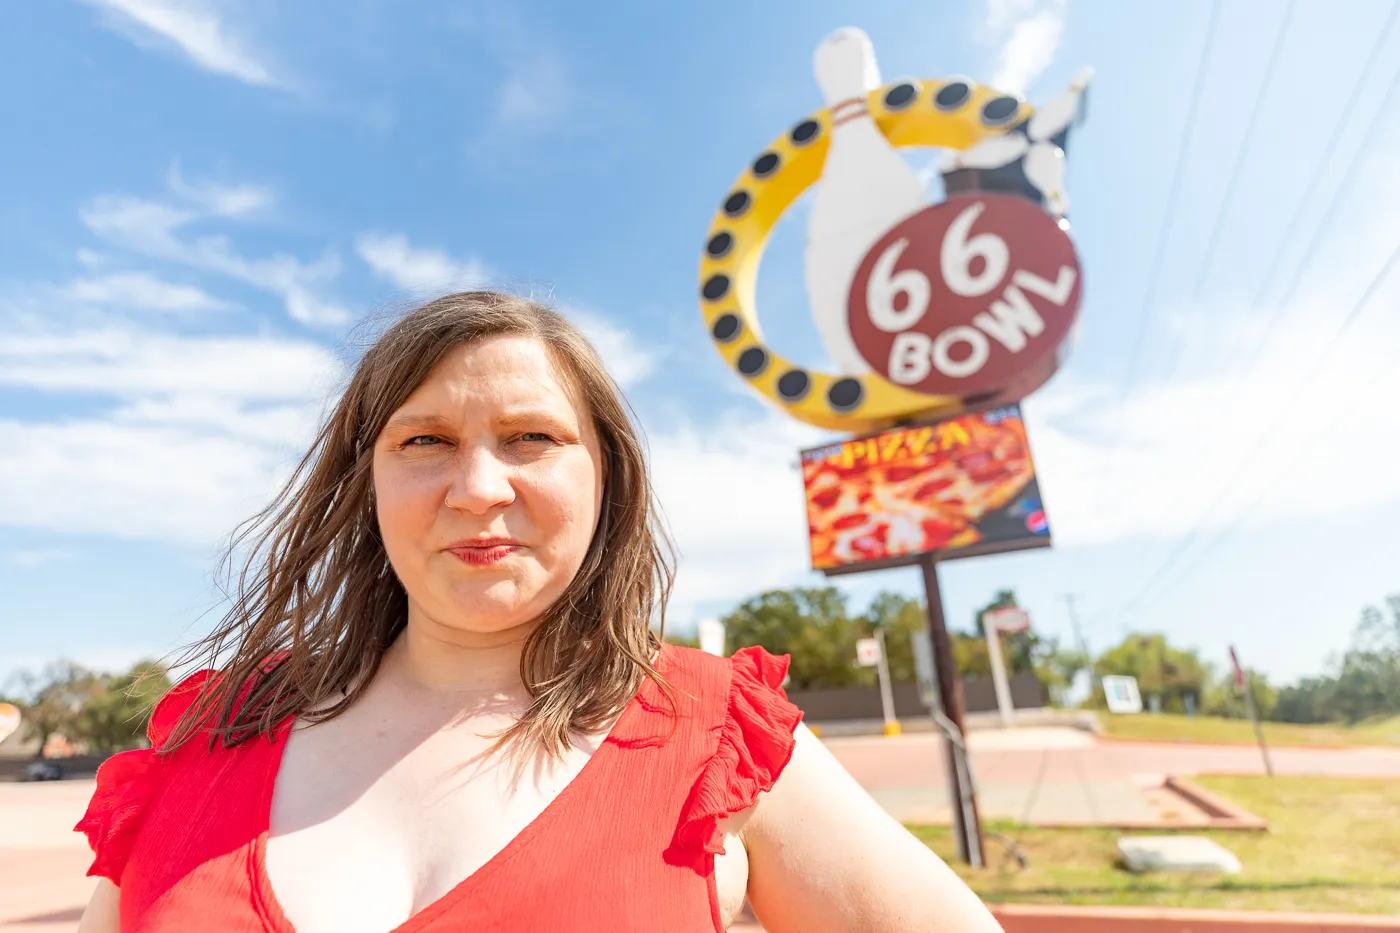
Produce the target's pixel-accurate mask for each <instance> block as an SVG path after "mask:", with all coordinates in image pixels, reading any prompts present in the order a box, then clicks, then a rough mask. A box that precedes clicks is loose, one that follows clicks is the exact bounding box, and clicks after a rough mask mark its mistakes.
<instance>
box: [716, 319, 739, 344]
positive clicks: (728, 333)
mask: <svg viewBox="0 0 1400 933" xmlns="http://www.w3.org/2000/svg"><path fill="white" fill-rule="evenodd" d="M743 329H744V323H743V322H742V321H740V320H739V315H737V314H733V313H731V312H725V313H724V314H721V315H720V316H719V317H717V318H715V324H714V326H713V327H711V328H710V333H711V334H714V337H715V339H716V340H718V341H719V342H720V343H728V342H729V341H731V340H733V339H734V338H735V337H737V336H739V332H740V331H742V330H743Z"/></svg>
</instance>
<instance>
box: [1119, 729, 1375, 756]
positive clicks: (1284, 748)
mask: <svg viewBox="0 0 1400 933" xmlns="http://www.w3.org/2000/svg"><path fill="white" fill-rule="evenodd" d="M1094 741H1095V742H1096V743H1098V744H1100V745H1158V746H1161V747H1162V748H1180V747H1181V746H1183V745H1194V746H1197V747H1200V748H1258V747H1259V746H1258V745H1256V744H1255V743H1253V742H1207V741H1202V740H1200V739H1178V740H1176V741H1172V740H1170V739H1139V738H1134V737H1133V736H1129V735H1106V734H1104V733H1096V734H1095V735H1094ZM1269 750H1270V751H1281V752H1351V751H1383V752H1393V751H1396V750H1400V742H1396V743H1394V744H1391V745H1275V744H1274V743H1273V742H1270V743H1269Z"/></svg>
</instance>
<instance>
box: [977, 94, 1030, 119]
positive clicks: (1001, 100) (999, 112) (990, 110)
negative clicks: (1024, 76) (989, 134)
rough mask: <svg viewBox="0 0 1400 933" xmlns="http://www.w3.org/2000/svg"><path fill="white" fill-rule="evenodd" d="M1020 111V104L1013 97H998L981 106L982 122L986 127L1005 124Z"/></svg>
mask: <svg viewBox="0 0 1400 933" xmlns="http://www.w3.org/2000/svg"><path fill="white" fill-rule="evenodd" d="M1020 109H1021V102H1020V101H1019V100H1017V99H1016V98H1014V97H998V98H995V99H993V100H989V101H987V103H986V104H984V105H983V106H982V122H983V123H985V124H987V125H988V126H997V125H999V124H1002V123H1005V122H1006V121H1007V120H1010V119H1011V118H1012V117H1014V116H1015V115H1016V111H1018V110H1020Z"/></svg>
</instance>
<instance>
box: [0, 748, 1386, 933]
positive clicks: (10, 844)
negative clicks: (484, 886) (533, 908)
mask: <svg viewBox="0 0 1400 933" xmlns="http://www.w3.org/2000/svg"><path fill="white" fill-rule="evenodd" d="M827 744H828V747H830V748H831V750H832V751H833V752H834V753H835V755H836V757H837V758H838V759H839V760H840V761H841V763H842V764H843V765H845V766H846V768H847V769H849V770H850V772H851V773H852V774H853V775H854V776H855V777H856V779H857V780H858V781H860V782H861V783H862V784H863V785H865V786H866V787H868V788H871V789H877V788H887V787H910V786H921V785H938V786H942V785H943V783H944V778H943V767H942V760H941V759H942V752H941V749H940V746H939V744H938V742H937V740H936V739H934V737H933V736H931V735H906V736H903V737H900V738H895V739H887V738H883V737H881V738H869V739H867V738H853V739H831V740H830V741H828V743H827ZM1273 761H1274V767H1275V770H1276V771H1277V772H1278V773H1280V774H1317V775H1337V776H1356V777H1400V748H1358V749H1296V748H1283V749H1276V750H1274V751H1273ZM973 768H974V770H975V774H976V777H977V779H978V780H979V781H987V782H1016V781H1027V780H1032V779H1034V778H1035V777H1036V776H1037V775H1040V776H1041V779H1043V780H1045V781H1047V782H1074V781H1103V780H1123V779H1128V778H1131V777H1132V776H1133V775H1137V774H1163V775H1165V774H1175V775H1180V776H1189V775H1195V774H1204V773H1209V774H1260V773H1263V764H1262V762H1261V761H1260V758H1259V752H1258V750H1257V749H1254V748H1248V747H1239V748H1235V747H1229V746H1204V745H1169V744H1149V743H1137V742H1132V743H1128V742H1099V743H1095V744H1093V745H1089V746H1086V747H1082V748H1050V749H1047V750H1041V749H1016V750H1009V749H1004V748H1003V749H983V750H980V751H979V750H977V749H976V748H975V747H974V750H973ZM1042 769H1043V770H1042ZM65 785H66V786H63V785H60V786H45V785H6V786H5V787H4V788H3V791H4V792H3V793H0V933H72V931H74V930H76V928H77V918H78V914H79V912H80V909H81V905H82V903H83V902H84V900H86V895H87V892H88V891H89V890H90V889H91V882H90V880H88V879H84V878H83V877H82V871H83V870H84V869H85V868H86V865H87V863H88V856H87V854H86V851H85V850H84V848H83V847H82V841H81V839H80V838H79V837H77V836H76V835H75V834H73V833H71V832H69V831H68V829H69V827H71V826H72V825H73V824H74V823H75V822H76V821H77V819H78V816H79V815H80V814H81V812H82V807H83V804H84V803H85V795H86V794H87V793H91V784H90V783H88V782H73V783H71V784H68V783H67V782H65ZM36 805H38V806H36ZM69 811H72V812H69ZM16 921H23V922H16ZM760 929H761V928H759V927H757V926H756V925H747V924H744V925H740V924H736V925H735V926H734V927H731V930H732V931H733V933H740V931H741V930H742V931H745V933H749V931H752V933H758V931H760Z"/></svg>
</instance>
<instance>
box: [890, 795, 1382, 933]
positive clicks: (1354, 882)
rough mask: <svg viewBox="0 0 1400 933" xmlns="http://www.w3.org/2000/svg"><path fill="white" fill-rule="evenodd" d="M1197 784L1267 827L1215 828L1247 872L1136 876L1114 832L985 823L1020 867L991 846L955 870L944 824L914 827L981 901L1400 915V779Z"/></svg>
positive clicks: (1218, 838) (1219, 839)
mask: <svg viewBox="0 0 1400 933" xmlns="http://www.w3.org/2000/svg"><path fill="white" fill-rule="evenodd" d="M1193 780H1197V781H1198V783H1200V784H1201V785H1203V786H1204V787H1206V788H1209V789H1210V790H1212V791H1215V792H1217V793H1219V794H1221V795H1223V796H1225V797H1227V798H1229V799H1231V800H1233V801H1235V802H1236V803H1239V804H1241V805H1242V806H1244V807H1245V808H1247V809H1249V810H1250V811H1252V812H1254V813H1257V814H1259V815H1260V816H1263V817H1265V818H1266V819H1268V820H1269V823H1270V827H1271V828H1270V830H1269V831H1268V832H1267V833H1260V832H1243V831H1229V832H1226V831H1215V832H1204V833H1199V834H1200V835H1205V836H1209V837H1211V838H1213V839H1215V840H1216V841H1217V842H1219V843H1220V844H1221V845H1223V846H1225V847H1226V848H1227V849H1229V850H1230V851H1232V852H1234V853H1235V854H1236V855H1237V856H1239V858H1240V861H1241V862H1242V863H1243V865H1244V871H1243V872H1241V873H1240V874H1238V875H1233V876H1228V875H1220V874H1215V873H1190V874H1179V873H1172V872H1169V873H1156V874H1148V875H1134V874H1132V873H1131V872H1128V871H1126V870H1124V869H1121V868H1119V867H1118V865H1117V860H1118V850H1117V846H1116V843H1117V840H1118V838H1119V837H1120V836H1121V835H1123V833H1121V832H1119V831H1118V830H1110V829H1083V830H1075V829H1035V828H1032V827H1022V826H1017V825H1006V824H1001V825H989V826H988V827H987V828H988V829H989V830H992V831H996V832H1000V833H1002V834H1003V835H1005V836H1007V837H1009V838H1011V839H1013V840H1016V841H1017V843H1018V844H1019V846H1020V848H1021V850H1022V851H1023V852H1025V853H1026V855H1027V857H1028V858H1029V864H1028V865H1027V867H1026V868H1024V869H1022V868H1019V867H1018V866H1017V864H1016V860H1015V859H1014V858H1013V857H1012V856H1011V855H1010V854H1009V853H1008V852H1007V851H1006V849H1005V848H1004V847H1003V846H1001V845H1000V844H998V843H997V842H996V841H995V840H993V839H988V841H987V847H988V851H989V853H990V859H989V862H990V867H988V868H985V869H980V870H974V869H970V868H967V867H965V866H961V865H957V864H956V863H955V862H954V861H953V859H954V846H953V840H952V837H951V835H950V833H949V830H948V828H947V827H943V826H910V827H909V828H910V829H911V830H912V831H913V832H914V833H915V835H917V836H918V837H919V838H921V839H922V840H924V841H925V842H926V843H927V844H928V845H929V847H930V848H932V849H934V850H935V851H936V852H938V854H939V855H941V856H942V857H943V858H944V859H946V860H948V862H949V864H952V865H954V867H955V868H957V870H958V873H959V874H961V875H962V876H963V878H964V879H966V880H967V882H968V883H969V884H970V885H971V886H972V888H973V889H974V890H975V891H976V892H977V893H978V895H979V896H981V897H982V898H983V899H984V900H986V901H988V902H1003V901H1013V902H1022V903H1031V902H1038V903H1059V904H1129V905H1143V906H1158V907H1214V908H1228V909H1238V910H1300V911H1323V912H1339V913H1396V912H1400V828H1397V827H1400V781H1394V780H1381V779H1360V778H1315V777H1278V778H1273V779H1270V778H1267V777H1203V778H1199V779H1193Z"/></svg>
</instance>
